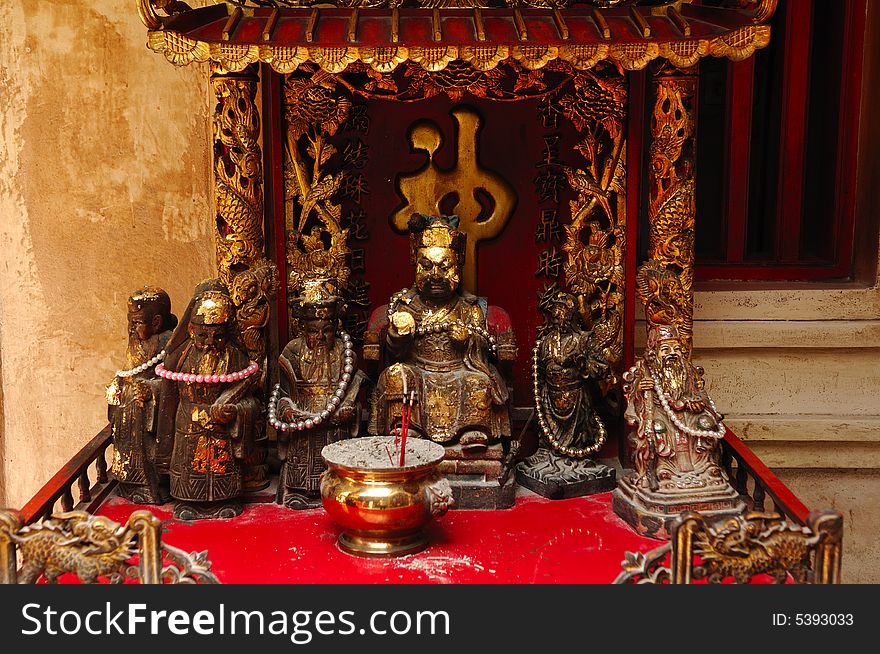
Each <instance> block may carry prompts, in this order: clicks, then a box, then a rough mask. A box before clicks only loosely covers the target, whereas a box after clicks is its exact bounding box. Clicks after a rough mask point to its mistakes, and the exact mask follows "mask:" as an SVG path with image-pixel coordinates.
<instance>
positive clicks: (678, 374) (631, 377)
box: [613, 324, 746, 538]
mask: <svg viewBox="0 0 880 654" xmlns="http://www.w3.org/2000/svg"><path fill="white" fill-rule="evenodd" d="M624 382H625V383H624V393H625V394H626V398H627V409H626V414H625V415H626V420H627V422H628V423H629V424H630V425H634V426H635V427H636V429H635V431H634V433H633V448H632V450H633V466H634V469H633V471H632V472H631V473H630V474H628V475H627V476H625V477H624V478H623V479H621V480H620V483H619V484H618V487H617V489H616V490H615V491H614V496H613V506H614V511H615V512H616V513H617V514H618V515H620V516H621V517H622V518H623V519H624V520H626V521H627V522H629V523H630V525H632V526H633V528H634V529H636V531H638V532H639V533H641V534H644V535H646V536H650V537H653V538H669V526H670V524H671V522H672V521H673V520H674V519H675V518H676V517H678V515H679V514H680V513H681V512H682V511H699V512H700V513H702V514H704V515H707V516H713V515H721V514H727V513H740V512H742V511H744V510H745V508H746V507H745V504H744V502H743V501H742V500H741V499H740V497H739V494H738V493H737V492H736V490H735V489H734V488H733V487H732V486H731V485H730V481H729V479H728V476H727V473H726V472H725V470H724V468H723V467H722V465H721V440H722V439H723V438H724V434H725V427H724V424H723V423H722V415H721V414H720V413H719V412H718V410H717V409H716V408H715V404H714V402H712V400H711V399H710V398H709V395H708V394H707V393H706V390H705V388H704V385H703V380H702V371H701V370H700V369H698V368H697V367H695V366H694V365H693V364H692V363H691V362H690V360H689V359H688V357H687V355H686V354H685V350H684V344H683V339H682V338H681V337H680V335H679V332H678V330H677V329H676V327H674V326H671V325H656V324H655V325H651V326H650V327H649V330H648V342H647V346H646V348H645V353H644V355H643V356H642V358H641V359H640V360H638V361H637V362H636V365H634V366H633V367H632V368H631V369H630V370H629V371H628V372H627V373H626V374H625V375H624Z"/></svg>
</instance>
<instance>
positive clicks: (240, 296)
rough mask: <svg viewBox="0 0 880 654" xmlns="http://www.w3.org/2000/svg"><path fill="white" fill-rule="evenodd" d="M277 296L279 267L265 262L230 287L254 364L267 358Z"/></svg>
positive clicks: (250, 269)
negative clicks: (267, 330) (265, 333)
mask: <svg viewBox="0 0 880 654" xmlns="http://www.w3.org/2000/svg"><path fill="white" fill-rule="evenodd" d="M277 293H278V266H276V265H275V264H274V263H272V262H271V261H267V260H265V259H264V260H262V261H260V262H259V263H257V264H256V265H254V266H252V267H250V268H248V269H247V270H243V271H242V272H240V273H238V274H237V275H236V276H235V277H233V278H232V283H231V284H230V286H229V295H230V297H231V298H232V302H233V304H235V317H236V322H237V323H238V329H239V332H240V334H241V340H242V344H243V345H244V346H245V347H246V348H247V351H248V354H249V355H250V357H251V360H252V361H260V362H261V361H263V358H264V357H265V355H266V341H265V339H264V338H263V328H264V327H265V326H266V325H267V324H268V322H269V309H270V304H271V302H272V301H273V300H274V299H275V295H276V294H277Z"/></svg>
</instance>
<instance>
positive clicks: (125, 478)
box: [107, 287, 177, 504]
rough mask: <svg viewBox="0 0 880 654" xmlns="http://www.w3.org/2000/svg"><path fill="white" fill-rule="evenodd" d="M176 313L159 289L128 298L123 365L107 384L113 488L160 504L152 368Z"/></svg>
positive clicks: (164, 491) (134, 499)
mask: <svg viewBox="0 0 880 654" xmlns="http://www.w3.org/2000/svg"><path fill="white" fill-rule="evenodd" d="M176 326H177V317H176V316H175V315H174V314H173V313H171V300H170V299H169V297H168V293H166V292H165V291H164V290H162V289H161V288H154V287H145V288H141V289H139V290H137V291H135V292H134V293H132V294H131V296H130V297H129V298H128V349H127V350H126V352H125V369H124V370H117V371H116V377H114V379H113V381H112V382H111V383H110V385H109V386H108V387H107V405H108V406H107V414H108V418H109V420H110V429H111V432H110V433H111V436H112V439H113V463H112V465H111V468H110V472H111V474H112V475H113V477H114V478H115V479H116V480H117V481H118V482H119V487H118V491H117V492H118V493H119V495H121V496H122V497H124V498H126V499H128V500H130V501H132V502H136V503H138V504H162V503H164V502H167V501H168V500H169V499H171V498H170V496H169V495H168V491H167V488H164V487H163V485H162V484H161V483H160V478H159V471H158V469H157V465H156V455H157V449H158V448H157V440H156V425H157V422H158V421H157V413H158V410H159V386H160V383H161V381H162V380H161V379H159V378H158V377H157V376H156V374H155V372H154V368H155V367H156V365H157V364H158V363H160V362H161V361H162V360H163V359H164V358H165V346H166V344H167V343H168V339H169V338H170V337H171V330H172V329H174V327H176Z"/></svg>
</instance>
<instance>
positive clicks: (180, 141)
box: [0, 0, 214, 507]
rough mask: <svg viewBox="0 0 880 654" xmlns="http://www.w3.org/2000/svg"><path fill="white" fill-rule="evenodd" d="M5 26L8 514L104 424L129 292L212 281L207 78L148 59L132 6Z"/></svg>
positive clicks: (1, 383)
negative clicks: (152, 286)
mask: <svg viewBox="0 0 880 654" xmlns="http://www.w3.org/2000/svg"><path fill="white" fill-rule="evenodd" d="M3 5H4V7H3V21H0V89H2V92H0V253H2V255H0V416H2V419H0V454H2V459H0V461H2V466H0V506H16V507H20V506H22V505H23V504H24V503H25V502H26V501H27V500H28V499H29V498H30V497H31V496H32V495H33V494H34V493H35V492H36V491H37V490H38V489H39V488H40V487H41V486H42V485H43V484H44V483H45V482H46V481H47V480H48V479H49V478H50V477H51V476H52V474H54V473H55V472H56V471H57V470H58V469H59V468H60V467H61V465H62V464H63V463H64V462H66V461H67V460H68V459H69V458H70V457H71V456H72V455H73V454H75V453H76V451H78V450H79V448H81V447H82V445H83V444H84V442H85V441H86V440H87V439H88V438H89V437H91V436H92V435H94V434H96V433H97V432H98V431H99V430H100V429H101V428H102V427H103V426H104V425H105V424H106V402H105V400H104V386H105V385H106V384H107V383H108V382H109V381H110V380H111V379H112V377H113V373H114V371H115V370H116V369H117V368H119V367H120V366H121V363H122V360H123V359H122V357H123V354H124V351H125V343H126V338H127V337H126V324H125V314H126V298H127V295H128V293H130V292H131V291H133V290H134V289H136V288H138V287H140V286H142V285H145V284H155V285H159V286H162V287H164V288H166V290H168V292H169V293H170V295H171V299H172V308H173V309H175V310H176V311H178V312H179V311H180V310H181V309H182V307H183V306H185V303H186V302H187V300H188V298H189V295H190V294H191V292H192V289H193V287H194V286H195V284H196V283H198V282H199V281H200V280H202V279H204V278H206V277H209V276H211V274H212V271H213V270H214V252H213V239H212V235H211V234H212V231H211V230H212V227H211V213H212V211H211V189H210V183H211V182H210V180H211V170H210V165H211V150H210V143H209V140H210V133H209V130H210V120H209V111H210V108H211V106H212V105H211V99H210V98H209V94H210V90H209V86H208V70H207V69H206V67H199V66H191V67H188V68H181V69H177V68H175V67H173V66H172V65H170V64H169V63H168V62H167V61H165V60H164V59H163V58H162V57H159V56H157V55H155V54H153V53H152V52H150V51H149V50H148V49H147V48H146V46H145V42H146V30H145V29H144V26H143V24H142V23H141V22H140V20H139V18H138V15H137V10H136V8H135V5H134V2H133V1H132V0H12V1H11V2H4V3H3Z"/></svg>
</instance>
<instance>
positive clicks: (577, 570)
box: [99, 493, 662, 584]
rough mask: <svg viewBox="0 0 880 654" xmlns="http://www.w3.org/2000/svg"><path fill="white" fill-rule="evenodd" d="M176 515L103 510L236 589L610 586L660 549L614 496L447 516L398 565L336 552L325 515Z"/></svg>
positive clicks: (527, 502)
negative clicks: (155, 532) (131, 520)
mask: <svg viewBox="0 0 880 654" xmlns="http://www.w3.org/2000/svg"><path fill="white" fill-rule="evenodd" d="M171 508H172V505H171V504H168V505H165V506H161V507H155V506H152V507H150V506H142V505H135V504H131V503H130V502H127V501H125V500H123V499H120V498H116V497H114V498H112V499H110V500H109V501H107V502H106V503H105V504H104V505H103V506H102V507H101V508H100V510H99V513H101V514H103V515H106V516H108V517H110V518H112V519H113V520H116V521H117V522H121V523H124V522H125V521H126V519H127V518H128V516H129V514H130V513H131V512H132V511H134V510H137V509H148V510H151V511H152V512H153V513H154V514H155V515H156V516H157V517H159V518H160V519H162V520H168V521H169V523H168V525H167V532H166V533H165V534H164V535H163V540H164V541H165V542H167V543H169V544H170V545H174V546H175V547H178V548H181V549H183V550H186V551H188V552H189V551H201V550H205V549H207V550H208V558H209V559H210V560H211V562H212V564H213V565H212V568H211V570H212V572H214V574H216V575H217V577H218V578H219V579H220V581H221V582H223V583H226V584H234V583H395V584H399V583H404V584H406V583H465V584H469V583H480V584H496V583H497V584H504V583H511V584H528V583H576V584H589V583H610V582H612V581H613V580H614V578H615V577H616V576H617V575H618V574H619V573H620V570H621V568H620V563H621V561H623V557H624V552H626V551H643V552H644V551H647V550H651V549H653V548H655V547H658V546H659V545H661V544H662V543H661V542H660V541H655V540H651V539H648V538H643V537H641V536H638V535H637V534H635V533H634V532H633V531H632V530H631V529H630V528H629V527H628V526H627V525H626V523H624V522H623V521H622V520H620V519H619V518H618V517H617V516H616V515H615V514H614V513H613V512H612V511H611V493H602V494H599V495H594V496H591V497H581V498H574V499H569V500H547V499H544V498H541V497H538V496H537V495H533V494H531V493H529V494H528V495H526V496H523V497H518V498H517V501H516V505H515V506H514V507H513V508H512V509H508V510H503V511H466V510H459V511H450V512H449V513H447V514H446V515H445V516H443V517H442V518H440V519H439V520H438V521H436V523H434V524H432V526H431V532H430V536H431V545H430V546H429V547H428V549H426V550H425V551H423V552H420V553H418V554H413V555H410V556H407V557H401V558H395V559H363V558H359V557H354V556H351V555H349V554H345V553H343V552H342V551H340V550H339V549H338V548H337V547H336V537H337V536H338V534H339V531H340V530H339V528H338V527H337V526H336V525H335V524H334V523H333V522H332V521H331V520H330V519H329V518H328V517H327V515H326V513H325V512H324V510H323V509H312V510H306V511H291V510H289V509H285V508H284V507H281V506H278V505H276V504H268V503H266V504H250V505H247V506H246V508H245V510H244V513H243V514H242V515H241V516H239V517H237V518H233V519H231V520H206V521H199V522H193V523H181V522H177V521H175V520H173V519H172V518H171Z"/></svg>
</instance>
